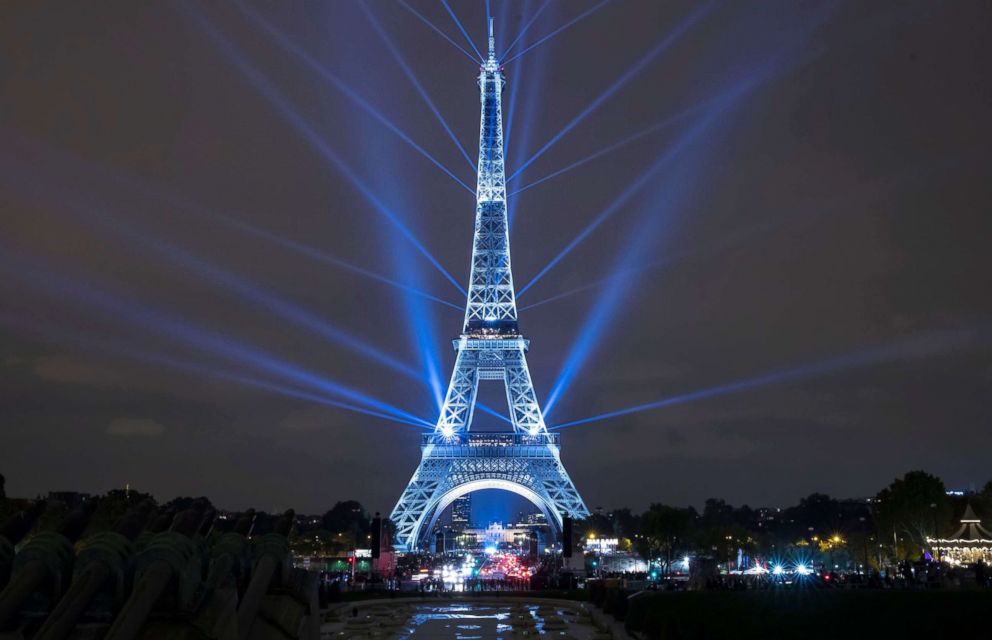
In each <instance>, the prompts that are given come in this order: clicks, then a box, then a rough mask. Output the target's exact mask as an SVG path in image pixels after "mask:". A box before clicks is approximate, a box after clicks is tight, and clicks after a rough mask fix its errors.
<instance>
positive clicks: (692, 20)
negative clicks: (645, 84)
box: [506, 2, 713, 183]
mask: <svg viewBox="0 0 992 640" xmlns="http://www.w3.org/2000/svg"><path fill="white" fill-rule="evenodd" d="M712 6H713V2H707V3H706V4H704V5H702V6H701V7H700V8H698V9H696V10H695V11H693V12H692V13H691V14H689V16H688V17H686V19H685V20H683V21H682V22H681V23H680V24H679V25H678V26H677V27H676V28H675V29H674V30H673V31H672V32H671V33H669V34H668V35H667V36H666V37H665V38H664V39H663V40H661V42H659V43H658V44H656V45H655V46H653V47H652V48H651V49H650V50H649V51H648V52H647V53H646V54H644V55H643V56H642V57H641V59H640V60H638V61H637V62H635V63H634V65H633V66H631V67H630V68H629V69H628V70H627V71H625V72H624V73H623V74H622V75H621V76H620V77H619V78H617V80H616V81H615V82H614V83H613V84H611V85H610V86H609V87H607V88H606V90H605V91H603V92H602V93H601V94H599V96H597V97H596V99H595V100H593V101H592V102H591V103H589V105H588V106H586V108H584V109H583V110H582V111H580V112H579V114H578V115H576V116H575V117H574V118H572V119H571V120H570V121H569V123H568V124H566V125H565V126H564V127H563V128H562V129H561V130H560V131H559V132H558V133H556V134H555V135H553V136H552V137H551V139H550V140H548V141H547V142H546V143H545V144H544V146H543V147H541V148H540V149H538V150H537V151H536V152H535V153H534V155H532V156H531V157H530V158H529V159H528V160H527V161H526V162H524V163H523V164H522V165H521V166H520V167H519V168H518V169H517V170H516V171H514V172H513V173H512V174H511V175H510V176H509V177H508V178H507V179H506V182H507V183H509V182H511V181H512V180H513V179H514V178H516V177H517V176H518V175H520V173H521V172H522V171H523V170H525V169H526V168H527V167H529V166H530V165H531V164H533V163H534V161H536V160H537V159H538V158H540V157H541V156H542V155H544V154H545V153H546V152H547V151H548V149H550V148H551V147H552V146H554V145H555V143H557V142H558V141H559V140H561V139H562V137H564V136H565V135H566V134H567V133H568V132H569V131H571V130H572V129H574V128H575V127H576V126H577V125H578V124H579V123H581V122H582V121H583V120H585V119H586V118H587V117H589V115H590V114H592V113H593V112H594V111H595V110H596V109H598V108H599V107H600V106H602V104H603V103H604V102H606V101H607V100H609V99H610V98H611V97H612V96H613V94H615V93H616V92H617V91H619V90H620V89H621V88H622V87H623V86H624V85H625V84H627V83H628V82H630V80H631V79H633V78H634V77H635V76H637V75H638V74H639V73H640V72H641V71H643V70H644V68H645V67H646V66H647V65H648V64H649V63H651V62H652V61H653V60H654V59H655V58H657V57H658V55H660V54H661V53H662V52H663V51H665V50H666V49H668V48H669V47H671V46H672V45H673V44H675V43H676V42H677V41H678V40H679V38H681V37H682V36H683V35H685V33H686V32H687V31H688V30H689V29H690V28H691V27H692V26H694V25H695V24H696V23H697V22H699V20H701V19H702V18H703V16H705V15H706V14H707V13H709V11H710V10H711V8H712ZM531 47H533V45H531ZM518 56H519V54H518Z"/></svg>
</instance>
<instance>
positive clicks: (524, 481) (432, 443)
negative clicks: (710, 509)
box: [390, 20, 589, 551]
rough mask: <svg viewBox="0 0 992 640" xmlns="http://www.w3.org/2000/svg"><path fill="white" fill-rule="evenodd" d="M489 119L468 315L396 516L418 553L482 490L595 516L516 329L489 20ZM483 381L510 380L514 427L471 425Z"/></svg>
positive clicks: (483, 135)
mask: <svg viewBox="0 0 992 640" xmlns="http://www.w3.org/2000/svg"><path fill="white" fill-rule="evenodd" d="M478 82H479V89H480V101H481V110H482V113H481V124H480V127H479V162H478V179H477V185H476V207H475V233H474V238H473V244H472V265H471V276H470V279H469V287H468V300H467V302H466V305H465V321H464V326H463V329H462V333H461V335H460V336H459V337H458V339H457V340H455V341H454V348H455V351H456V357H455V367H454V371H453V372H452V374H451V381H450V383H449V385H448V390H447V393H446V394H445V398H444V402H443V404H442V407H441V413H440V416H439V417H438V421H437V425H436V427H435V429H434V432H433V433H432V434H430V435H425V436H424V437H423V440H422V441H421V452H422V457H421V461H420V465H419V467H418V468H417V470H416V471H415V472H414V474H413V477H412V478H411V479H410V482H409V484H408V485H407V487H406V489H405V490H404V491H403V495H402V496H401V497H400V499H399V501H398V502H397V503H396V506H395V507H394V508H393V512H392V514H391V515H390V519H391V520H392V521H393V522H394V523H395V524H396V535H395V538H394V541H395V547H396V548H397V549H398V550H405V551H412V550H414V549H416V548H418V547H419V546H420V544H421V543H422V542H423V537H424V536H423V533H424V532H427V531H433V530H434V528H435V525H436V523H437V520H438V517H439V516H440V515H441V513H442V512H443V511H444V510H445V509H446V508H447V507H448V506H449V505H450V504H452V503H453V502H454V501H455V500H457V499H458V498H460V497H461V496H464V495H467V494H469V493H471V492H473V491H478V490H480V489H501V490H504V491H511V492H513V493H516V494H518V495H520V496H522V497H524V498H526V499H527V500H529V501H530V502H531V503H533V504H534V505H535V506H536V507H538V508H539V509H540V510H541V511H542V512H543V513H544V515H545V517H546V519H547V521H548V523H550V524H552V526H554V527H556V528H557V529H558V530H559V531H560V529H561V526H562V518H563V517H564V516H570V517H572V518H575V519H580V518H584V517H586V516H588V515H589V510H588V509H587V508H586V505H585V503H584V502H583V501H582V497H581V496H580V495H579V492H578V491H577V490H576V488H575V485H574V484H572V480H571V478H569V476H568V473H567V472H566V471H565V467H564V466H563V465H562V463H561V457H560V439H559V435H558V434H552V433H549V432H548V429H547V426H546V425H545V423H544V415H543V413H542V411H541V406H540V405H539V404H538V402H537V394H536V393H535V392H534V385H533V382H532V381H531V377H530V370H529V369H528V368H527V358H526V353H527V350H528V348H529V346H530V341H529V340H527V339H526V338H525V337H524V336H523V335H521V333H520V330H519V328H518V326H517V303H516V294H515V292H514V288H513V274H512V271H511V268H510V236H509V229H508V226H507V215H506V174H505V166H504V158H503V115H502V98H501V95H502V91H503V87H504V86H505V84H506V78H505V77H504V75H503V69H502V67H501V66H500V64H499V62H498V60H497V58H496V52H495V40H494V38H493V24H492V20H490V21H489V56H488V58H487V59H486V60H485V62H484V64H483V65H482V67H481V68H480V70H479V76H478ZM480 380H500V381H502V382H503V384H504V386H505V387H506V397H507V400H508V403H509V408H510V416H509V422H510V423H511V424H512V427H513V430H512V432H504V433H480V432H478V431H477V432H470V429H471V426H472V417H473V414H474V411H475V401H476V392H477V391H478V387H479V381H480Z"/></svg>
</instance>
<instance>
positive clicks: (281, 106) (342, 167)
mask: <svg viewBox="0 0 992 640" xmlns="http://www.w3.org/2000/svg"><path fill="white" fill-rule="evenodd" d="M184 6H185V5H184ZM187 15H188V16H189V18H190V19H191V20H192V21H193V22H194V24H196V26H197V27H198V28H199V29H200V30H201V32H203V33H204V34H205V35H206V36H207V37H208V38H209V39H210V40H211V42H213V43H214V45H215V46H216V47H217V48H218V50H220V52H221V53H222V54H223V55H224V57H225V58H227V60H228V61H229V62H231V63H232V64H233V65H234V66H235V67H236V68H237V69H238V71H240V72H241V74H242V75H244V76H245V78H246V79H247V80H248V81H249V82H250V83H251V84H252V86H254V87H255V89H257V90H258V91H259V93H260V94H261V95H262V97H264V98H265V99H266V100H268V101H269V102H270V103H272V105H273V106H274V107H275V108H276V110H277V111H278V112H279V114H280V115H282V116H283V118H285V119H286V121H287V122H288V123H289V124H290V125H291V126H292V127H293V128H295V129H296V130H297V132H299V133H300V134H301V135H302V136H303V138H304V139H305V140H306V141H307V142H308V143H309V144H310V145H311V146H312V147H313V149H314V150H315V151H317V153H319V154H320V155H321V156H323V157H324V159H325V160H327V161H329V162H330V163H331V164H332V165H333V166H334V167H335V168H336V169H337V170H338V171H340V172H341V174H342V175H344V177H345V178H346V179H347V180H348V181H349V182H350V183H351V184H352V186H354V187H355V189H357V190H358V192H359V193H361V194H362V196H364V197H365V199H366V200H368V202H369V203H370V204H371V205H372V207H373V210H374V211H375V212H376V213H378V214H379V215H381V216H382V217H384V218H385V219H386V220H387V221H388V222H389V223H390V224H392V225H393V226H394V227H395V228H396V229H397V230H398V231H399V232H400V234H401V235H402V236H403V237H404V238H405V239H406V240H407V241H408V242H410V243H411V244H413V246H415V247H416V248H417V250H418V251H419V252H420V253H421V254H422V255H423V256H424V257H425V258H426V259H427V260H428V261H429V262H430V263H431V264H432V265H433V266H434V268H435V269H437V271H438V272H439V273H440V274H441V275H442V276H444V278H445V279H446V280H447V281H448V282H450V283H451V284H452V285H453V286H454V287H455V288H456V289H457V290H458V292H459V293H461V294H462V295H463V296H466V297H467V296H468V293H467V292H466V291H465V289H464V287H462V285H460V284H459V283H458V281H457V280H455V278H454V276H452V275H451V274H450V273H449V272H448V270H447V269H445V268H444V267H443V266H442V265H441V263H440V262H438V260H437V258H435V257H434V255H433V254H432V253H431V252H430V251H429V250H428V249H427V247H425V246H424V245H423V243H422V242H420V240H418V239H417V237H416V236H415V235H414V234H413V232H412V231H410V229H409V228H408V227H407V226H406V225H405V224H403V222H402V221H400V219H399V217H398V216H397V215H396V214H395V213H394V212H393V211H392V210H391V209H390V208H389V207H387V206H386V205H385V203H383V202H382V200H380V199H379V197H378V196H376V194H375V191H374V190H373V189H372V188H370V187H369V186H368V185H367V184H366V183H365V182H364V181H363V180H362V179H361V178H360V177H359V176H358V175H357V174H356V173H355V172H354V171H353V170H352V169H351V167H350V166H348V164H347V163H346V162H345V161H344V160H343V159H342V158H341V157H340V156H339V155H338V153H337V152H336V151H335V150H334V149H333V148H332V147H331V146H330V145H328V144H327V142H325V141H324V140H323V138H321V137H320V135H318V134H317V132H316V131H315V130H314V128H313V127H312V126H311V125H310V124H309V123H308V122H307V121H306V120H305V119H304V118H303V117H302V116H300V114H299V113H298V112H297V111H296V110H295V109H294V108H293V105H292V104H291V103H290V102H289V101H288V100H286V99H285V98H284V97H282V95H280V94H279V92H278V91H277V90H276V88H275V87H274V86H273V85H272V83H271V82H270V81H269V80H268V78H266V77H265V76H264V75H263V74H261V73H260V72H259V71H257V70H256V69H255V68H254V67H252V66H251V65H250V64H248V63H247V62H245V61H244V59H243V57H242V56H241V55H240V52H239V51H238V50H237V49H236V48H235V47H234V45H232V44H231V42H230V41H229V40H227V38H225V37H224V36H223V35H222V34H221V33H220V32H219V31H217V30H216V29H215V28H214V27H213V25H212V24H210V23H209V21H207V20H206V19H204V18H203V17H202V16H200V15H198V14H196V13H195V12H192V11H187ZM473 193H474V191H473Z"/></svg>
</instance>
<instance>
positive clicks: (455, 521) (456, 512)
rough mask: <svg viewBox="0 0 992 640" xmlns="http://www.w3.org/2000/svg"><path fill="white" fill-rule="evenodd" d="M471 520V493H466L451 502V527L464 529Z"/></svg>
mask: <svg viewBox="0 0 992 640" xmlns="http://www.w3.org/2000/svg"><path fill="white" fill-rule="evenodd" d="M471 521H472V494H471V493H467V494H465V495H463V496H461V497H460V498H458V499H456V500H455V501H454V502H452V503H451V527H452V528H453V529H465V528H466V527H468V526H469V525H470V524H471Z"/></svg>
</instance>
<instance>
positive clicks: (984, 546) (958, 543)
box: [927, 505, 992, 565]
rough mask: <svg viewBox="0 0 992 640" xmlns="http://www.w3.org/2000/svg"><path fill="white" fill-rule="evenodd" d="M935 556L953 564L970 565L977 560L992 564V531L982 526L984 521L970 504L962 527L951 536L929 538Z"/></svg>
mask: <svg viewBox="0 0 992 640" xmlns="http://www.w3.org/2000/svg"><path fill="white" fill-rule="evenodd" d="M927 544H929V545H930V547H931V548H932V549H933V555H934V557H935V558H939V559H940V560H942V561H944V562H947V563H950V564H953V565H969V564H974V563H976V562H979V561H981V562H984V563H985V564H992V532H990V531H989V530H988V529H986V528H985V527H983V526H982V521H981V520H979V519H978V516H976V515H975V511H974V510H973V509H972V508H971V505H968V506H967V507H966V508H965V510H964V517H963V518H961V528H960V529H958V530H957V532H956V533H955V534H954V535H953V536H951V537H950V538H946V539H945V538H927Z"/></svg>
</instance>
